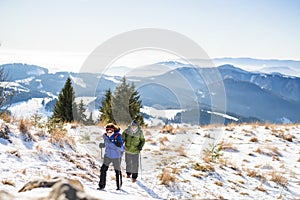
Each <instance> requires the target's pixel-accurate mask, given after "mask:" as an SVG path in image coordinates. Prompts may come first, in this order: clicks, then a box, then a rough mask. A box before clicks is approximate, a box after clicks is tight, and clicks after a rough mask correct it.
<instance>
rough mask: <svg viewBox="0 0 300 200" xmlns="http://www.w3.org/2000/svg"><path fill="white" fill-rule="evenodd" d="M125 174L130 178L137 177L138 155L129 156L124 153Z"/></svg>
mask: <svg viewBox="0 0 300 200" xmlns="http://www.w3.org/2000/svg"><path fill="white" fill-rule="evenodd" d="M125 162H126V173H127V175H128V176H131V175H132V178H134V179H136V178H137V177H138V171H139V154H129V153H126V152H125Z"/></svg>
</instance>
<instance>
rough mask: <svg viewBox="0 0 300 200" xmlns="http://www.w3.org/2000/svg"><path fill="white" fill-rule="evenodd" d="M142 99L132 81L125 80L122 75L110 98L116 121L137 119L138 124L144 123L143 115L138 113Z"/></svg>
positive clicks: (125, 122) (126, 121) (126, 122)
mask: <svg viewBox="0 0 300 200" xmlns="http://www.w3.org/2000/svg"><path fill="white" fill-rule="evenodd" d="M141 107H142V101H141V100H140V95H139V93H138V92H137V91H136V89H135V85H134V84H133V83H131V84H129V83H127V82H126V78H125V77H123V78H122V80H121V83H120V84H119V85H117V86H116V89H115V91H114V96H113V99H112V113H113V117H114V119H115V121H117V122H118V123H124V124H129V123H130V122H131V121H132V120H133V119H137V120H138V122H139V124H140V125H144V120H143V116H141V115H140V108H141Z"/></svg>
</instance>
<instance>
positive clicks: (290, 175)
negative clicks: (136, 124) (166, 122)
mask: <svg viewBox="0 0 300 200" xmlns="http://www.w3.org/2000/svg"><path fill="white" fill-rule="evenodd" d="M5 126H7V127H8V128H9V131H8V132H9V137H10V140H11V142H9V141H8V140H5V139H3V138H0V160H1V166H0V191H1V190H2V191H7V192H9V193H12V194H14V195H15V196H17V197H18V198H20V199H26V198H25V197H27V198H29V199H30V197H31V196H34V197H45V196H46V195H47V193H49V189H47V188H39V189H33V190H32V191H29V192H24V193H17V191H18V190H19V189H20V188H21V187H22V186H23V185H24V184H25V183H27V182H28V181H32V180H34V179H41V178H46V179H47V178H50V177H55V176H64V177H69V178H73V179H77V180H79V181H80V182H81V183H82V184H83V185H84V189H85V191H86V193H87V194H89V195H90V196H93V197H95V198H101V199H117V198H122V199H222V198H225V199H277V198H279V199H299V198H300V190H299V188H300V170H299V169H300V145H299V144H300V125H268V124H265V125H257V124H251V125H229V126H226V127H223V126H222V127H214V126H206V127H198V126H190V125H187V124H185V125H182V124H181V125H175V126H173V127H174V128H173V130H171V131H169V132H170V133H168V132H163V131H162V129H161V127H160V128H154V127H152V128H148V129H144V134H145V138H146V144H145V147H144V148H143V150H142V153H141V161H142V163H141V168H142V169H141V171H140V174H139V177H138V181H137V182H136V183H132V182H131V180H130V179H127V178H125V176H124V175H125V163H124V158H123V161H122V171H123V186H122V189H123V190H122V191H116V190H115V189H116V186H115V177H114V171H113V167H112V166H110V169H109V171H108V173H107V186H106V190H105V191H97V190H95V189H96V188H97V186H98V181H99V169H100V166H101V151H100V149H99V148H98V143H99V142H100V141H101V135H102V133H103V131H104V129H103V128H102V127H99V126H80V125H72V124H68V125H67V126H66V127H65V128H66V130H67V136H66V138H68V140H71V139H70V138H73V139H74V141H75V143H74V144H72V142H69V143H71V144H72V145H71V146H69V145H67V144H63V145H59V144H56V143H50V142H49V138H50V136H49V135H48V133H46V132H45V131H44V130H43V129H42V128H37V127H34V126H30V125H26V126H27V127H28V130H29V131H28V132H29V133H30V134H31V135H33V137H34V138H35V141H26V139H25V138H26V137H25V136H24V135H23V134H22V133H21V132H20V130H19V128H18V122H17V121H16V122H10V123H6V122H4V121H2V120H0V127H1V130H2V131H3V130H4V127H5ZM216 135H218V136H219V138H217V139H218V140H217V144H219V145H218V146H217V148H219V151H215V154H210V153H209V152H208V151H207V150H209V149H211V148H208V149H203V146H204V144H207V142H208V141H212V138H213V137H216ZM71 141H72V140H71ZM206 147H207V146H206ZM211 155H212V156H211ZM218 155H219V157H218ZM0 198H1V197H0Z"/></svg>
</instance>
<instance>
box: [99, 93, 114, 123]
mask: <svg viewBox="0 0 300 200" xmlns="http://www.w3.org/2000/svg"><path fill="white" fill-rule="evenodd" d="M111 104H112V93H111V90H110V89H108V90H107V91H106V93H105V97H104V98H103V99H102V105H101V106H100V109H99V112H100V115H99V121H100V122H104V123H110V122H112V123H115V120H114V118H113V115H112V106H111Z"/></svg>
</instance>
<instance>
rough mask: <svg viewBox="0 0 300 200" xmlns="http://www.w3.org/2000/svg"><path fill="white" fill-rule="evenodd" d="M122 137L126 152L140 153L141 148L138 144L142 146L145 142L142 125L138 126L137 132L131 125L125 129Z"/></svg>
mask: <svg viewBox="0 0 300 200" xmlns="http://www.w3.org/2000/svg"><path fill="white" fill-rule="evenodd" d="M122 139H123V142H124V143H125V145H124V146H125V152H126V153H130V154H139V153H140V150H139V149H138V146H140V147H141V148H142V147H143V146H144V144H145V137H144V133H143V131H142V130H141V129H140V127H138V130H137V131H136V132H135V133H133V132H132V130H131V127H130V126H129V127H128V128H127V129H125V130H124V131H123V133H122Z"/></svg>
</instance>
